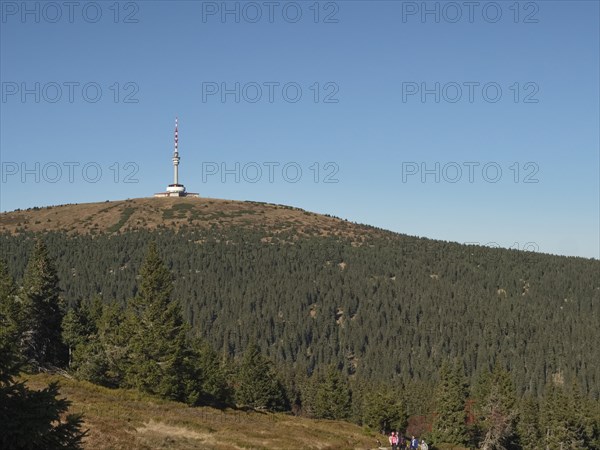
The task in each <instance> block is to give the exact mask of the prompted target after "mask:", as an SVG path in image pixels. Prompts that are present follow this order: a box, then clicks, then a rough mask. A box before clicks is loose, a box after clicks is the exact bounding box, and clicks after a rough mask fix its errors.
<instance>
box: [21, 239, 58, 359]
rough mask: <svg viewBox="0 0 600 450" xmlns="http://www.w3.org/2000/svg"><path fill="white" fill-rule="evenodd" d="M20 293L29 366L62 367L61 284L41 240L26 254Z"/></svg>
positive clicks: (25, 350)
mask: <svg viewBox="0 0 600 450" xmlns="http://www.w3.org/2000/svg"><path fill="white" fill-rule="evenodd" d="M21 297H22V299H23V302H24V311H25V323H24V327H25V331H24V336H23V342H24V347H25V348H24V354H25V357H26V360H27V363H28V364H29V365H30V367H31V368H34V369H37V368H52V367H62V366H64V365H65V364H66V362H67V349H66V347H65V345H64V344H63V342H62V336H61V323H62V318H63V311H62V309H61V301H60V288H59V286H58V276H57V274H56V269H55V268H54V264H53V263H52V261H51V260H50V257H49V256H48V250H47V248H46V245H45V244H44V241H42V240H41V239H38V240H37V241H36V244H35V247H34V249H33V253H32V255H31V256H30V258H29V263H28V265H27V269H26V270H25V276H24V279H23V288H22V291H21Z"/></svg>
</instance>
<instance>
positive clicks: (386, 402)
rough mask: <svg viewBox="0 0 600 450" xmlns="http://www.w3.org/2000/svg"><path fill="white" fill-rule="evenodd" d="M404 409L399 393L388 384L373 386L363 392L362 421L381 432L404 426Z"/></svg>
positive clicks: (397, 429) (399, 428)
mask: <svg viewBox="0 0 600 450" xmlns="http://www.w3.org/2000/svg"><path fill="white" fill-rule="evenodd" d="M406 419H407V416H406V409H405V407H404V404H403V403H402V401H401V400H400V393H399V392H397V391H396V390H394V389H391V388H390V387H389V386H385V385H378V386H373V387H372V388H371V389H370V390H369V391H368V392H366V393H365V394H364V399H363V405H362V423H363V424H364V425H366V426H368V427H369V428H371V429H372V430H376V431H379V432H382V433H388V432H390V431H399V430H403V429H404V428H406Z"/></svg>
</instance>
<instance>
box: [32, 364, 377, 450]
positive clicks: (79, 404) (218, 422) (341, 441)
mask: <svg viewBox="0 0 600 450" xmlns="http://www.w3.org/2000/svg"><path fill="white" fill-rule="evenodd" d="M23 378H24V379H26V380H27V384H28V385H29V386H30V387H31V388H34V389H41V388H43V387H45V386H47V385H48V383H49V382H51V381H58V382H59V383H60V391H61V395H62V396H65V397H67V398H68V399H69V400H70V401H71V402H72V405H71V408H70V411H69V412H81V413H83V414H84V421H85V427H86V428H89V430H90V432H89V435H88V437H87V438H86V441H85V448H86V449H103V450H104V449H115V450H119V449H123V450H136V449H163V448H165V449H166V448H169V449H215V450H229V449H274V448H276V449H280V450H287V449H289V450H292V449H294V450H297V449H300V448H301V449H321V450H341V449H346V450H347V449H370V448H376V445H375V443H376V439H380V440H381V441H382V442H385V441H384V437H383V436H380V435H376V434H374V433H369V432H367V431H366V430H364V429H363V428H361V427H359V426H357V425H353V424H350V423H347V422H340V421H332V420H311V419H305V418H301V417H294V416H291V415H288V414H273V413H264V412H255V411H241V410H233V409H226V410H219V409H215V408H210V407H198V408H192V407H188V406H186V405H184V404H182V403H177V402H171V401H166V400H161V399H157V398H154V397H151V396H148V395H145V394H141V393H139V392H137V391H132V390H125V389H108V388H103V387H100V386H96V385H94V384H91V383H88V382H83V381H76V380H70V379H66V378H61V377H58V376H49V375H46V374H38V375H27V376H24V377H23Z"/></svg>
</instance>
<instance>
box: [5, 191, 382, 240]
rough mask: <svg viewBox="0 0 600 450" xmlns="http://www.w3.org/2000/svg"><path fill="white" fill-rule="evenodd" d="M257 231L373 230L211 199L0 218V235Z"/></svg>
mask: <svg viewBox="0 0 600 450" xmlns="http://www.w3.org/2000/svg"><path fill="white" fill-rule="evenodd" d="M161 227H168V228H170V229H174V230H179V229H181V228H182V227H192V228H196V229H214V228H217V229H219V228H220V229H223V228H229V227H245V228H257V227H258V228H261V229H265V230H268V231H269V232H270V233H283V232H293V233H294V234H296V235H298V236H308V235H317V236H329V235H335V236H344V237H347V238H356V237H357V236H360V235H361V234H365V233H373V232H374V229H373V228H372V227H367V226H364V225H357V224H352V223H349V222H347V221H345V220H341V219H339V218H334V217H331V216H325V215H321V214H315V213H311V212H308V211H304V210H302V209H300V208H294V207H290V206H285V205H276V204H272V203H260V202H251V201H246V202H240V201H232V200H220V199H210V198H194V197H184V198H139V199H130V200H122V201H114V202H108V201H107V202H102V203H85V204H70V205H60V206H48V207H42V208H37V207H36V208H30V209H27V210H16V211H11V212H6V213H1V214H0V233H3V232H4V233H19V232H24V231H30V232H48V231H59V232H65V233H69V234H97V233H116V232H119V231H132V230H140V229H144V230H155V229H157V228H161Z"/></svg>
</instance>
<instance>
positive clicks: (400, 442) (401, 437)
mask: <svg viewBox="0 0 600 450" xmlns="http://www.w3.org/2000/svg"><path fill="white" fill-rule="evenodd" d="M398 448H399V449H402V450H405V449H406V438H405V437H404V435H400V434H398Z"/></svg>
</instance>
